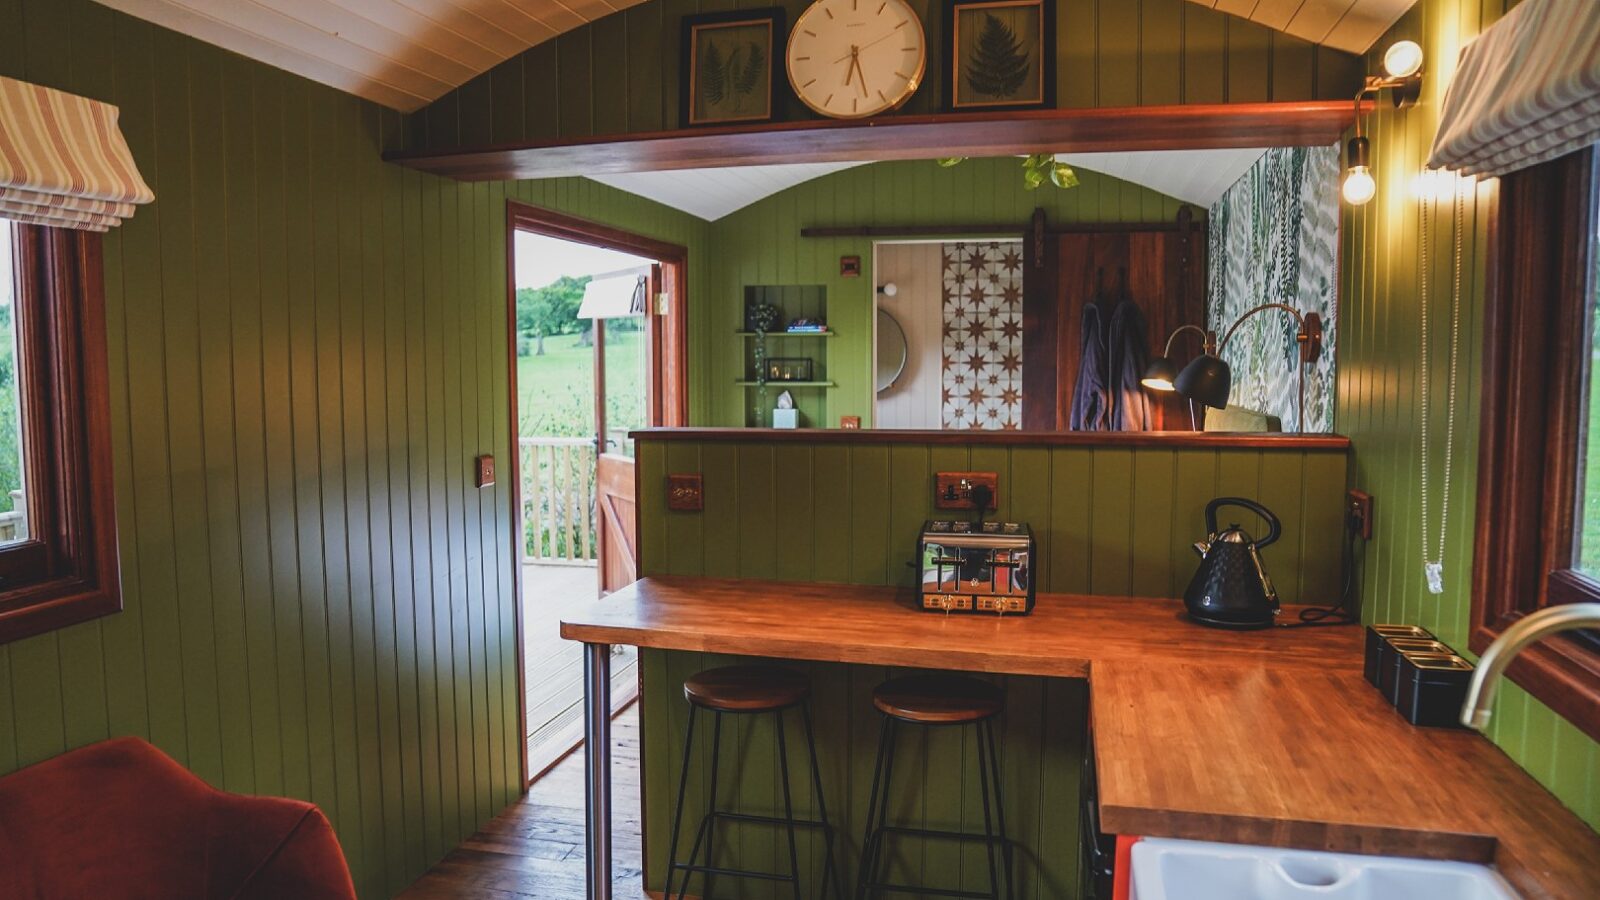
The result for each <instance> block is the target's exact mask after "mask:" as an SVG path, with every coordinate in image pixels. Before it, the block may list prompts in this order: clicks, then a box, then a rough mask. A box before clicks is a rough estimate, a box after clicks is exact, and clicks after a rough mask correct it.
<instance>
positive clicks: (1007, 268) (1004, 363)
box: [940, 241, 1022, 431]
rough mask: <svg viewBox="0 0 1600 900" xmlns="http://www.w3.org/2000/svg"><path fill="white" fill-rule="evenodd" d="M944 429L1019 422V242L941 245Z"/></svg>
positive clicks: (1013, 425)
mask: <svg viewBox="0 0 1600 900" xmlns="http://www.w3.org/2000/svg"><path fill="white" fill-rule="evenodd" d="M943 282H944V302H943V304H942V312H943V319H944V340H943V344H944V346H943V352H944V366H943V372H942V375H941V379H942V385H941V387H942V396H941V403H940V410H941V416H940V417H941V419H942V424H943V426H944V427H945V428H968V429H980V430H986V431H997V430H1002V429H1012V430H1014V429H1017V428H1020V427H1022V247H1021V245H1019V244H1017V243H1016V242H1013V241H990V242H987V243H953V244H945V245H944V277H943Z"/></svg>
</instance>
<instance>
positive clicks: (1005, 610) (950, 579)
mask: <svg viewBox="0 0 1600 900" xmlns="http://www.w3.org/2000/svg"><path fill="white" fill-rule="evenodd" d="M1034 552H1035V550H1034V543H1033V530H1032V529H1030V528H1029V527H1028V526H1027V525H1026V524H1023V523H1019V522H984V523H981V524H977V525H975V524H973V523H971V522H952V521H945V520H938V519H935V520H932V521H928V522H925V523H923V526H922V535H921V536H920V537H919V538H918V539H917V559H918V560H919V561H920V562H919V563H918V568H919V569H920V571H921V572H922V577H921V585H920V586H919V587H920V591H921V596H922V608H923V609H925V610H930V611H933V612H947V613H950V612H961V613H993V614H997V615H1006V614H1017V613H1029V612H1032V611H1033V555H1034Z"/></svg>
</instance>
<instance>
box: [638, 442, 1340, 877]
mask: <svg viewBox="0 0 1600 900" xmlns="http://www.w3.org/2000/svg"><path fill="white" fill-rule="evenodd" d="M638 449H639V456H638V465H639V498H638V501H639V522H640V533H639V545H640V552H641V558H640V572H641V574H646V575H662V574H674V575H711V576H727V577H739V578H767V579H783V580H793V581H830V582H847V583H855V584H909V583H911V581H912V575H911V570H910V569H909V568H908V567H907V566H906V563H907V562H908V561H909V560H910V559H911V557H912V556H913V555H914V551H915V547H914V545H913V544H914V541H915V537H916V533H917V530H918V528H919V527H920V525H921V524H922V521H923V520H924V519H927V518H930V517H932V516H933V515H934V510H933V508H932V493H933V492H932V479H933V473H934V472H938V471H971V470H978V471H993V472H997V473H999V475H1000V491H999V498H998V500H999V509H998V512H997V515H998V516H1001V517H1004V518H1008V519H1020V520H1022V521H1026V522H1029V523H1030V524H1032V526H1033V528H1034V532H1035V536H1036V539H1037V540H1038V550H1039V563H1038V569H1037V572H1038V576H1037V577H1038V579H1039V581H1038V583H1039V586H1040V590H1044V591H1054V592H1079V593H1096V594H1113V595H1136V596H1154V597H1173V596H1178V595H1179V594H1181V593H1182V591H1183V588H1184V586H1185V585H1186V584H1187V583H1188V580H1189V578H1190V576H1191V575H1193V573H1194V569H1195V557H1194V550H1193V549H1192V548H1191V547H1190V544H1191V543H1192V542H1193V541H1194V540H1196V539H1198V538H1199V537H1201V536H1202V535H1201V532H1202V530H1203V526H1202V514H1203V508H1204V506H1205V503H1206V502H1207V501H1208V500H1210V499H1211V498H1212V497H1216V496H1222V495H1228V494H1236V495H1244V496H1248V497H1254V498H1257V499H1259V500H1260V501H1261V502H1262V503H1264V504H1265V505H1266V506H1267V507H1268V508H1269V509H1272V510H1273V511H1274V512H1276V513H1277V514H1278V515H1279V516H1280V517H1281V518H1282V519H1283V522H1284V537H1283V539H1282V541H1281V543H1280V544H1278V545H1276V546H1274V547H1270V548H1268V549H1267V550H1266V551H1265V552H1264V557H1265V561H1266V563H1267V566H1268V567H1269V569H1270V570H1271V572H1272V576H1273V579H1274V581H1275V582H1276V583H1277V585H1278V587H1279V590H1280V591H1282V592H1283V595H1284V600H1285V602H1331V601H1332V600H1333V599H1335V597H1336V596H1337V594H1338V592H1339V587H1340V584H1341V579H1340V574H1339V573H1340V556H1341V552H1342V551H1341V549H1340V548H1341V537H1340V531H1341V522H1340V516H1341V510H1342V505H1341V496H1342V493H1343V489H1344V484H1345V477H1346V471H1345V470H1346V454H1345V453H1344V452H1343V451H1339V450H1332V451H1330V450H1301V449H1285V450H1231V449H1230V450H1209V449H1173V450H1165V449H1150V448H1138V449H1129V448H1094V449H1090V448H1082V447H1070V448H1069V447H1058V448H1048V447H996V446H984V445H981V444H939V445H929V444H873V443H862V444H833V443H830V444H821V443H817V444H812V443H783V444H763V443H757V442H754V441H752V442H750V443H721V442H696V441H678V440H672V441H658V440H657V441H652V440H643V441H640V442H639V445H638ZM695 472H698V473H700V474H701V475H702V477H703V478H704V488H705V509H704V511H702V512H699V513H683V512H671V511H668V510H667V509H666V508H665V503H666V495H665V478H666V475H667V474H668V473H695ZM1245 525H1246V527H1247V528H1249V529H1252V530H1254V531H1255V532H1256V533H1260V532H1259V525H1258V524H1256V523H1253V522H1246V523H1245ZM795 614H796V615H797V616H803V615H805V610H803V609H796V610H795ZM722 662H724V660H722V659H720V658H716V657H711V656H708V655H705V654H697V653H664V652H649V653H646V654H645V656H644V670H643V672H644V674H643V677H644V691H643V694H642V696H643V702H644V706H643V714H644V718H643V722H644V729H645V731H644V745H643V752H644V767H645V786H644V787H645V814H646V816H647V818H646V823H645V824H646V833H647V834H649V835H650V840H649V841H648V845H649V854H650V858H649V860H648V861H647V862H648V868H649V882H650V885H651V886H652V887H656V888H659V887H661V886H662V882H663V881H664V878H665V866H666V851H667V847H666V842H667V840H668V838H667V835H669V834H670V833H671V811H672V802H673V798H674V796H675V792H676V790H677V781H676V779H677V777H678V772H679V766H680V765H681V763H682V753H683V731H684V728H685V726H686V723H687V712H686V709H685V704H684V703H683V693H682V689H681V685H682V683H683V680H684V678H685V677H687V676H688V675H690V674H692V673H693V672H694V671H696V670H698V669H700V668H705V667H708V666H711V665H716V664H721V663H722ZM806 668H807V669H808V671H809V672H810V673H811V676H812V678H813V683H814V684H815V686H816V689H817V690H816V693H817V697H816V701H815V703H814V707H813V708H814V710H815V715H816V717H817V723H816V733H817V740H818V743H819V756H820V758H821V760H822V773H823V780H824V783H825V785H827V788H828V791H829V793H828V795H827V797H826V800H827V807H828V811H829V813H830V815H833V816H834V817H835V820H836V822H837V823H838V825H839V826H840V828H841V835H842V838H841V844H840V846H841V847H845V848H848V850H847V853H846V857H845V858H846V865H847V867H848V874H849V875H850V876H851V877H853V873H854V871H855V870H854V865H855V861H856V858H857V855H858V853H859V847H858V846H857V842H858V841H859V840H860V836H861V830H862V828H863V827H864V823H865V814H866V813H865V807H866V803H867V792H868V789H869V787H870V785H871V778H872V760H873V753H874V748H875V746H876V744H875V742H876V740H877V735H878V723H879V718H878V716H877V714H876V713H875V712H874V710H873V708H872V704H871V698H870V694H871V689H872V686H873V685H875V684H877V683H878V682H880V681H882V680H883V679H884V678H885V677H888V675H890V674H891V673H890V672H889V671H888V670H886V669H883V668H881V667H872V666H842V665H832V664H811V665H807V666H806ZM1001 680H1002V681H1003V682H1004V685H1005V689H1006V692H1007V705H1008V714H1007V715H1006V717H1005V720H1004V727H1003V747H1002V750H1001V754H1002V756H1003V758H1004V766H1003V771H1004V773H1005V791H1006V794H1005V798H1006V814H1007V817H1008V821H1007V827H1008V828H1009V829H1010V830H1011V832H1012V834H1013V835H1014V836H1016V837H1017V838H1019V839H1020V840H1022V841H1023V846H1024V848H1025V850H1024V851H1023V852H1022V853H1020V854H1019V860H1020V861H1019V863H1018V871H1019V874H1020V878H1021V880H1020V883H1019V889H1020V890H1021V892H1022V893H1021V895H1022V896H1026V897H1041V898H1061V897H1074V896H1077V895H1078V890H1079V888H1078V877H1079V873H1078V870H1077V865H1078V850H1077V843H1076V842H1077V836H1078V818H1077V817H1078V806H1077V797H1078V776H1079V769H1078V766H1079V763H1080V762H1081V760H1082V752H1083V747H1084V728H1085V719H1084V713H1085V706H1084V702H1085V692H1084V685H1083V683H1082V682H1078V681H1072V680H1065V679H1042V678H1020V677H1008V678H1004V679H1001ZM771 728H772V726H771V724H770V722H766V721H763V722H754V721H748V720H746V721H742V722H740V723H739V724H738V725H736V726H734V727H733V729H732V730H733V735H732V736H729V735H727V734H725V735H724V741H725V745H724V746H725V750H724V752H725V753H731V752H734V750H733V748H739V749H738V751H737V752H738V753H739V754H740V755H739V757H738V759H739V762H740V765H737V766H736V765H734V764H733V762H732V759H731V758H730V757H728V756H724V768H723V776H722V777H723V779H725V781H724V782H722V783H720V784H719V787H718V791H719V796H720V797H723V798H729V797H731V798H734V799H735V800H736V801H737V802H739V803H742V804H748V805H749V806H751V807H753V808H754V809H756V810H768V811H770V810H771V809H773V808H774V804H775V803H778V802H781V798H782V794H781V788H780V786H779V782H778V779H777V774H776V773H777V764H776V753H777V750H776V745H775V744H774V743H773V741H772V738H771V733H772V732H771ZM791 728H792V729H794V730H792V731H791V732H790V735H791V738H793V739H794V740H793V742H792V743H791V744H790V746H791V747H796V746H800V745H799V743H798V741H799V737H800V733H799V731H798V727H797V726H796V725H794V723H791ZM912 734H914V735H915V736H914V737H912V739H911V740H910V741H909V742H907V743H903V744H902V747H901V749H902V750H903V751H904V754H905V755H904V756H902V757H899V758H900V760H901V768H900V770H899V771H900V773H901V778H900V779H897V785H898V788H897V789H896V792H895V794H894V800H893V803H894V805H895V807H896V809H897V810H898V813H897V815H899V816H902V817H904V818H905V819H907V820H908V821H912V822H922V823H925V824H926V825H927V826H928V827H950V826H954V825H963V826H964V827H965V828H968V829H973V828H977V829H980V830H981V824H982V819H981V816H982V807H981V805H980V800H979V794H978V793H977V790H978V788H977V781H976V779H975V777H974V774H973V773H974V772H975V771H976V749H975V745H974V744H973V739H972V737H971V736H970V735H968V736H966V737H965V738H963V737H962V736H961V735H959V734H958V733H956V732H947V731H940V730H937V729H936V730H934V731H931V732H928V733H925V734H919V733H916V732H915V731H914V730H913V732H912ZM706 735H707V732H706V731H700V730H697V748H696V761H695V765H694V767H693V769H692V771H693V773H694V774H693V775H692V776H691V781H690V789H689V794H688V796H689V801H688V806H687V809H688V810H689V813H688V815H687V816H686V818H688V820H689V821H690V822H691V827H692V823H693V822H694V821H696V820H695V819H693V818H689V817H692V816H693V815H694V811H695V810H698V809H703V808H704V798H703V795H702V794H701V793H700V792H701V790H702V789H703V787H704V785H705V784H706V781H705V779H706V778H707V777H708V774H709V772H710V757H709V755H708V754H709V741H708V740H707V738H706ZM791 765H795V766H799V765H800V763H798V762H796V758H794V757H791ZM795 772H796V773H803V769H800V768H796V769H795ZM923 773H926V775H925V776H924V775H923ZM792 777H793V786H792V789H793V791H794V792H795V796H796V798H797V800H796V803H797V804H798V805H799V808H803V809H805V810H807V811H808V812H809V811H810V810H811V809H812V807H813V803H814V800H813V798H812V797H811V794H812V791H811V788H810V787H809V783H808V782H805V781H804V779H803V777H802V775H801V774H794V775H792ZM730 834H732V835H737V838H736V840H735V842H734V843H732V844H731V845H730V846H731V847H732V848H733V850H734V851H735V852H737V853H738V859H739V860H740V862H741V864H743V865H750V864H751V863H752V862H753V863H754V864H755V865H757V866H761V865H769V864H770V865H774V866H776V870H781V869H782V868H783V867H784V865H786V862H787V861H786V859H784V855H786V854H787V845H786V844H784V845H781V847H780V845H779V844H778V841H779V840H780V839H781V835H775V834H773V833H771V832H770V830H767V831H762V830H752V829H748V828H746V829H742V830H737V831H730ZM806 846H807V848H808V849H807V854H808V855H807V856H806V857H805V860H809V861H810V868H809V871H813V872H815V871H820V867H821V856H820V853H821V849H820V846H819V843H818V842H815V841H812V842H808V844H807V845H806ZM780 849H781V850H782V853H783V855H779V850H780ZM902 849H903V852H902V853H901V854H899V855H897V857H896V862H895V867H894V869H893V870H892V871H893V872H894V875H893V877H897V878H901V877H912V874H913V873H915V872H920V873H922V876H923V877H927V878H929V879H931V880H932V881H935V882H938V883H945V884H958V885H961V886H964V888H965V889H968V890H973V889H979V888H981V887H982V885H983V882H984V879H986V878H987V870H986V869H985V868H984V867H983V864H982V862H981V857H980V856H979V855H977V854H976V853H975V852H973V853H949V852H944V850H943V848H941V847H936V846H929V847H926V848H925V847H923V846H922V845H921V844H920V843H919V842H916V841H908V842H907V843H906V844H905V845H904V847H903V848H902ZM803 864H804V861H803ZM847 883H848V882H847ZM749 891H750V892H749V893H747V894H741V895H740V896H750V897H765V896H768V895H767V894H766V893H764V891H765V888H764V887H755V886H752V887H750V888H749Z"/></svg>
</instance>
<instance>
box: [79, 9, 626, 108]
mask: <svg viewBox="0 0 1600 900" xmlns="http://www.w3.org/2000/svg"><path fill="white" fill-rule="evenodd" d="M99 2H100V3H102V4H104V5H106V6H109V7H111V8H113V9H118V10H121V11H122V12H125V13H128V14H129V15H133V16H137V17H138V18H141V19H144V20H145V21H148V22H153V23H155V24H157V25H161V26H164V27H166V28H170V29H172V30H174V31H178V32H182V33H183V34H187V35H189V36H190V37H195V38H199V39H200V40H202V41H206V42H207V43H211V44H215V45H217V46H219V47H222V48H224V49H227V50H232V51H233V52H235V53H238V54H241V55H243V56H247V57H250V58H251V59H254V60H258V61H260V62H264V63H267V64H268V65H273V66H277V67H278V68H280V69H285V70H287V71H290V72H293V73H295V74H296V75H301V76H304V77H305V78H309V79H311V80H312V81H316V82H320V83H322V84H326V85H328V86H330V87H334V88H338V89H339V90H341V91H345V92H346V93H350V94H354V95H356V96H357V97H364V98H366V99H368V100H372V101H374V102H376V103H379V104H382V105H384V106H387V107H390V108H392V109H397V110H400V111H401V112H411V111H413V110H417V109H420V108H422V107H424V106H426V105H428V104H429V103H430V102H432V101H433V100H436V99H438V98H439V97H440V96H442V95H444V94H445V93H447V92H449V91H450V90H452V89H454V88H456V87H459V86H461V85H462V84H464V83H466V82H467V81H468V80H469V79H471V78H473V77H474V76H476V75H479V74H481V73H483V72H486V71H488V70H489V69H491V68H493V67H494V66H495V65H498V64H499V63H501V62H503V61H504V60H506V59H509V58H510V57H512V56H515V55H516V54H518V53H521V52H522V51H524V50H526V49H528V48H529V47H532V46H534V45H535V44H539V43H543V42H544V41H547V40H549V39H550V38H553V37H555V36H556V35H558V34H561V33H563V32H567V31H571V30H572V29H574V28H577V27H579V26H581V25H585V24H587V23H589V22H592V21H594V20H596V19H600V18H604V17H605V16H608V15H610V14H612V13H614V12H617V11H618V10H622V9H626V8H627V7H630V6H633V5H635V4H637V3H640V2H642V0H99Z"/></svg>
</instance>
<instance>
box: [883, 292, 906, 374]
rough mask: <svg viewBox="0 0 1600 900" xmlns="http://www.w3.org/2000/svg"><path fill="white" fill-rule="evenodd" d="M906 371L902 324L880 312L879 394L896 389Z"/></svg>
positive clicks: (904, 334)
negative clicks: (896, 384) (895, 386)
mask: <svg viewBox="0 0 1600 900" xmlns="http://www.w3.org/2000/svg"><path fill="white" fill-rule="evenodd" d="M905 370H906V333H905V330H904V329H902V328H901V327H900V323H899V322H896V321H895V320H894V316H891V315H889V314H888V313H887V312H885V311H884V310H881V309H880V310H878V393H880V394H881V393H883V392H884V391H887V390H888V389H889V388H891V387H894V383H895V382H896V381H898V380H899V379H900V373H902V372H904V371H905Z"/></svg>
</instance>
